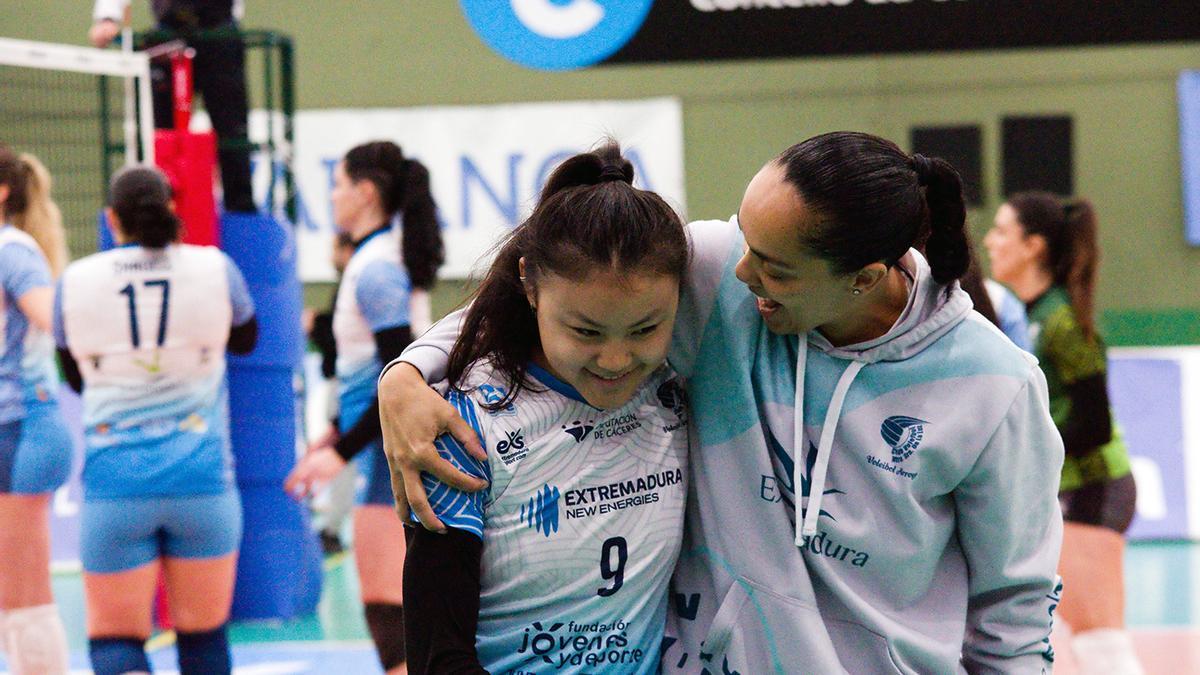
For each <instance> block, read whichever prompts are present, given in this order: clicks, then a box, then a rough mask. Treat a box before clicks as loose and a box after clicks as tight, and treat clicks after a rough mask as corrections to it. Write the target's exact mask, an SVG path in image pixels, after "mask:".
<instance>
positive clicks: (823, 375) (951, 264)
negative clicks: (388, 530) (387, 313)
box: [380, 132, 1063, 675]
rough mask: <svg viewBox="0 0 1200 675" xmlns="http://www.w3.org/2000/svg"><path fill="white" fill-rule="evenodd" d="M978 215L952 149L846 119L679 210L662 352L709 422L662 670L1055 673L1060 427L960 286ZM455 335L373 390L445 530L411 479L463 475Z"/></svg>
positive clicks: (700, 424) (1028, 372) (418, 351)
mask: <svg viewBox="0 0 1200 675" xmlns="http://www.w3.org/2000/svg"><path fill="white" fill-rule="evenodd" d="M964 220H965V207H964V204H963V199H962V194H961V182H960V180H959V177H958V175H957V173H956V172H955V171H954V169H953V168H952V167H951V166H950V165H949V164H947V163H946V162H944V161H942V160H940V159H930V158H926V157H922V156H920V155H912V156H909V155H907V154H906V153H904V152H903V151H902V150H900V148H898V147H897V146H896V145H895V144H893V143H891V142H889V141H886V140H884V139H881V138H877V137H874V136H870V135H867V134H862V133H853V132H838V133H832V134H825V135H821V136H817V137H814V138H811V139H809V140H807V141H804V142H802V143H800V144H798V145H796V146H793V147H792V148H789V149H788V150H786V151H785V152H784V153H783V154H781V155H780V156H778V157H776V158H775V159H773V160H772V161H771V162H769V163H768V164H767V165H766V166H765V167H763V169H762V170H761V171H759V173H758V174H757V175H756V176H755V177H754V179H753V180H752V181H751V183H750V185H749V187H748V188H747V189H746V194H745V197H744V198H743V200H742V204H741V208H740V210H739V213H738V216H736V217H735V218H733V219H731V220H730V221H728V222H700V223H694V224H693V225H692V226H691V236H692V243H693V247H694V248H693V260H692V263H691V267H690V269H689V275H690V276H689V278H688V279H687V283H686V284H685V288H684V293H683V297H682V298H681V301H680V310H679V315H678V319H677V323H676V327H675V340H674V343H673V346H672V349H671V351H670V353H669V360H670V362H671V364H672V366H673V367H674V368H675V369H676V370H677V371H679V373H680V374H681V375H683V376H684V377H685V378H686V379H687V386H688V393H689V395H690V397H691V402H692V415H693V418H692V419H693V426H692V428H693V429H694V430H695V432H696V433H695V434H694V435H693V436H692V441H693V442H692V449H691V452H692V454H691V462H690V486H691V488H690V494H689V497H690V499H689V504H688V515H687V525H686V530H685V540H684V548H683V553H682V554H681V557H680V561H679V564H678V566H677V567H676V571H675V580H674V590H675V593H674V597H673V602H672V606H671V610H672V612H671V616H669V617H668V635H669V636H670V637H668V639H667V641H666V643H665V649H664V651H663V657H662V666H663V669H664V671H665V672H676V671H678V672H700V671H702V670H707V671H709V672H714V673H721V672H726V673H733V672H740V673H742V674H743V675H746V674H749V673H829V672H841V671H843V670H844V671H849V672H852V673H859V672H863V673H865V672H869V673H888V672H891V673H896V672H899V673H951V672H1005V673H1011V672H1033V673H1040V672H1043V671H1044V670H1049V669H1050V667H1051V664H1052V661H1053V652H1052V651H1051V650H1050V647H1049V634H1050V627H1051V617H1052V613H1053V610H1054V607H1055V606H1056V604H1057V599H1058V594H1059V584H1058V578H1057V576H1056V574H1055V566H1056V564H1057V562H1058V554H1059V547H1060V543H1061V536H1062V518H1061V515H1060V512H1059V509H1058V503H1057V501H1056V493H1057V489H1058V474H1059V472H1060V469H1061V466H1062V458H1063V449H1062V441H1061V439H1060V437H1059V435H1058V432H1057V430H1056V429H1055V427H1054V423H1053V421H1052V420H1051V418H1050V413H1049V410H1048V408H1047V396H1046V380H1045V377H1044V376H1043V375H1042V373H1041V371H1040V370H1039V369H1038V367H1037V364H1036V361H1035V360H1034V359H1033V358H1032V357H1031V356H1029V355H1028V354H1026V353H1025V352H1022V351H1021V350H1020V349H1018V348H1017V347H1016V346H1014V345H1013V344H1012V343H1011V342H1010V341H1009V340H1008V339H1006V338H1005V337H1004V336H1003V335H1002V334H1001V333H1000V331H999V330H997V329H996V328H995V326H993V325H992V324H990V323H989V322H987V321H986V320H985V319H983V318H982V317H981V316H979V315H978V314H976V313H975V312H973V311H972V309H971V302H970V299H969V298H968V297H967V295H966V293H964V292H963V291H962V290H961V289H960V288H959V286H958V283H957V279H958V278H959V277H960V276H961V275H962V274H963V273H964V272H965V271H966V269H967V264H968V247H969V244H968V241H967V238H966V233H965V230H964ZM918 248H920V249H923V250H924V251H926V254H927V256H928V258H926V257H925V256H923V255H922V254H921V253H919V252H918V250H917V249H918ZM453 331H454V322H453V321H446V322H444V323H443V324H442V325H441V328H435V329H434V330H433V331H431V333H430V334H428V335H427V336H426V337H425V338H424V339H423V340H421V341H420V342H418V343H416V344H415V345H414V346H413V347H411V348H410V351H408V352H406V354H405V355H404V357H402V358H403V360H404V361H405V362H407V364H405V365H402V366H400V367H397V368H393V369H391V370H389V371H387V373H386V375H385V377H384V378H383V379H382V381H381V389H380V391H381V396H380V397H381V401H383V402H384V403H383V406H384V410H385V415H384V419H385V424H384V428H385V437H386V438H387V442H388V445H389V450H390V451H391V453H392V460H393V461H392V464H393V468H394V469H403V476H402V477H400V476H398V477H397V478H396V479H394V481H393V482H394V483H396V484H397V485H398V487H404V488H405V492H406V493H407V499H408V502H409V503H410V504H411V505H412V508H413V509H414V510H415V511H416V512H417V514H418V515H419V516H421V519H422V522H423V523H425V524H426V526H427V527H433V528H437V527H439V523H438V522H437V521H436V520H433V521H431V520H428V519H426V513H427V512H428V506H427V502H426V501H425V496H424V493H423V492H422V491H419V490H418V489H417V488H416V484H417V481H418V480H419V477H418V475H417V471H418V470H425V471H430V472H432V473H435V474H436V475H438V477H439V478H441V479H442V480H444V481H455V480H456V477H455V476H453V475H451V474H450V472H448V471H445V470H444V468H442V467H441V466H439V463H438V462H437V458H436V454H432V456H431V453H430V449H431V448H432V447H433V446H432V439H433V437H434V433H433V432H435V431H437V430H440V429H449V430H450V431H451V432H452V433H455V435H456V436H459V437H460V438H462V439H463V440H464V441H465V440H466V439H467V438H468V434H467V433H464V430H463V428H462V427H463V425H462V424H461V423H460V421H457V420H455V419H454V414H453V411H452V410H449V409H447V407H446V405H445V403H444V402H443V401H441V399H438V398H437V397H436V395H433V394H432V393H431V392H429V390H428V388H427V387H425V386H424V384H423V383H422V380H421V375H424V377H426V378H429V379H431V380H436V379H437V378H438V377H439V375H441V373H442V372H444V364H445V357H444V354H443V353H442V350H443V348H444V347H445V346H446V345H447V344H448V343H449V342H450V340H452V337H453ZM456 484H463V485H466V484H467V481H464V480H462V479H457V482H456ZM398 497H400V498H401V500H403V499H404V495H401V494H398ZM400 506H401V508H402V509H403V508H404V506H405V505H404V504H403V503H402V504H400Z"/></svg>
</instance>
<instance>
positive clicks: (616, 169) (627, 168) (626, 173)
mask: <svg viewBox="0 0 1200 675" xmlns="http://www.w3.org/2000/svg"><path fill="white" fill-rule="evenodd" d="M611 181H621V182H622V183H629V184H633V167H632V166H631V165H629V164H625V165H624V166H622V165H620V164H606V165H605V166H604V168H602V169H600V175H599V176H598V177H597V179H596V182H597V183H608V182H611Z"/></svg>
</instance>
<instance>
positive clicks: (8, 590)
mask: <svg viewBox="0 0 1200 675" xmlns="http://www.w3.org/2000/svg"><path fill="white" fill-rule="evenodd" d="M16 222H20V224H21V226H22V229H24V230H26V231H21V230H19V229H17V228H16V227H13V226H12V225H10V224H9V223H16ZM29 233H34V234H36V235H37V236H38V239H35V238H34V237H32V236H30V234H29ZM41 245H44V246H46V248H47V249H48V250H49V251H50V252H51V254H52V255H54V258H55V262H56V264H57V265H58V266H59V267H58V269H59V270H61V266H62V264H63V263H64V262H65V257H66V256H65V247H64V246H63V239H62V224H61V220H60V218H59V216H58V209H57V207H56V206H55V205H54V203H53V202H52V201H50V180H49V174H48V173H47V172H46V170H45V168H44V167H42V165H41V164H40V163H38V162H37V160H35V159H33V158H32V157H30V156H28V155H22V156H17V155H16V154H15V153H14V152H13V151H12V150H11V149H9V148H8V147H7V146H5V145H0V284H2V285H3V293H2V294H0V339H2V340H3V342H2V343H0V344H2V346H3V351H0V647H3V649H4V651H5V652H7V654H8V665H9V668H10V669H12V671H13V672H14V673H17V674H18V675H33V674H38V675H41V674H45V673H49V674H53V675H58V674H60V673H66V672H67V642H66V635H65V633H64V631H63V625H62V620H61V619H60V618H59V615H58V609H57V607H56V606H55V604H54V596H53V594H52V592H51V588H50V521H49V504H50V498H51V495H52V494H53V493H54V490H55V489H57V488H58V487H59V486H61V485H62V484H63V482H64V481H66V479H67V476H68V474H69V473H70V470H71V439H70V437H69V436H66V428H65V425H64V424H63V423H62V418H61V416H60V415H59V414H58V406H57V402H56V401H57V398H56V396H57V376H56V375H55V373H54V364H53V349H52V348H51V349H50V352H49V356H47V354H46V351H45V345H44V343H43V339H42V338H41V337H39V336H44V335H46V334H48V333H49V332H50V325H51V316H52V308H53V302H54V286H53V281H52V280H51V274H52V273H51V268H50V265H49V263H48V262H47V260H46V256H45V255H44V254H43V253H42V250H41V248H40V246H41ZM27 347H32V349H31V351H30V352H29V353H28V354H26V352H25V350H26V348H27ZM47 358H49V361H48V360H47Z"/></svg>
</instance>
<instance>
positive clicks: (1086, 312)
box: [1055, 199, 1100, 338]
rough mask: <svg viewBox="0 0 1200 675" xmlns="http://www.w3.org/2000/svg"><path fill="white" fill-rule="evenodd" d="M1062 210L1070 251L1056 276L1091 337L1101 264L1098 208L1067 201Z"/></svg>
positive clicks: (1094, 329) (1081, 323) (1076, 316)
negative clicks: (1097, 278) (1097, 224)
mask: <svg viewBox="0 0 1200 675" xmlns="http://www.w3.org/2000/svg"><path fill="white" fill-rule="evenodd" d="M1063 210H1064V215H1065V216H1066V222H1067V229H1068V230H1069V231H1070V233H1071V235H1070V237H1069V240H1070V249H1071V250H1070V254H1069V255H1067V256H1064V261H1063V263H1062V269H1061V270H1056V271H1055V279H1056V280H1058V279H1060V278H1061V281H1060V283H1062V285H1064V286H1066V288H1067V295H1068V296H1070V298H1071V308H1072V309H1074V310H1075V320H1076V321H1077V322H1078V323H1079V327H1080V328H1082V329H1083V333H1084V335H1086V336H1087V337H1088V338H1091V337H1093V336H1095V334H1096V317H1095V310H1096V308H1095V297H1096V273H1097V271H1098V269H1099V267H1100V244H1099V242H1098V241H1097V238H1098V233H1097V229H1098V228H1097V226H1096V210H1095V209H1094V208H1092V204H1091V203H1090V202H1089V201H1087V200H1086V199H1076V200H1075V201H1072V202H1067V204H1066V206H1065V208H1064V209H1063Z"/></svg>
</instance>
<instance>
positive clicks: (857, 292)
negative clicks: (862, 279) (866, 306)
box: [850, 288, 862, 295]
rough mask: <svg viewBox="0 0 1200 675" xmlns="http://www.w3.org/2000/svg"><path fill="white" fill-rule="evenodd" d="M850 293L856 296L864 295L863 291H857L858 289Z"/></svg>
mask: <svg viewBox="0 0 1200 675" xmlns="http://www.w3.org/2000/svg"><path fill="white" fill-rule="evenodd" d="M850 292H851V293H853V294H855V295H861V294H862V290H860V289H857V288H856V289H854V290H852V291H850Z"/></svg>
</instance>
